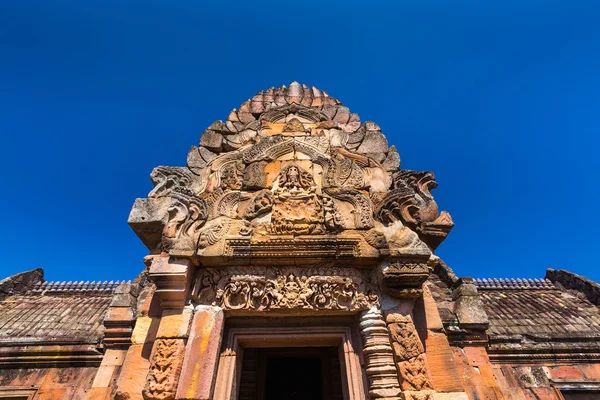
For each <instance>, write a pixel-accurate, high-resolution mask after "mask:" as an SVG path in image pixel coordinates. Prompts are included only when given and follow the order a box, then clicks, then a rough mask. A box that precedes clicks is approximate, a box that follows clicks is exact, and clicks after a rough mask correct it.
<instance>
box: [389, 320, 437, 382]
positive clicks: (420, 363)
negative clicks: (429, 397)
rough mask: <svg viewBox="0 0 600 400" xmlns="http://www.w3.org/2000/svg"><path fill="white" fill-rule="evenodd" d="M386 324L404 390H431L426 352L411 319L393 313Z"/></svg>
mask: <svg viewBox="0 0 600 400" xmlns="http://www.w3.org/2000/svg"><path fill="white" fill-rule="evenodd" d="M386 322H387V323H388V329H389V332H390V337H391V340H392V347H393V349H394V359H395V361H396V365H397V366H398V371H399V373H400V377H401V380H400V384H401V387H402V390H405V391H406V390H408V391H422V390H431V389H432V387H431V385H430V383H429V379H428V376H427V367H426V361H425V354H424V353H425V350H424V348H423V344H422V343H421V340H420V339H419V336H418V334H417V330H416V328H415V325H414V324H413V322H412V319H411V317H410V316H408V315H402V314H397V313H393V314H389V315H388V316H387V318H386Z"/></svg>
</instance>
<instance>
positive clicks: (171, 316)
mask: <svg viewBox="0 0 600 400" xmlns="http://www.w3.org/2000/svg"><path fill="white" fill-rule="evenodd" d="M192 314H193V311H192V310H191V309H189V308H184V309H183V310H165V311H164V312H163V315H162V318H161V319H160V325H159V326H158V333H157V334H156V338H157V339H186V338H187V337H188V335H189V329H190V321H191V320H192Z"/></svg>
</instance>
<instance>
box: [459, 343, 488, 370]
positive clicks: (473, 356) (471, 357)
mask: <svg viewBox="0 0 600 400" xmlns="http://www.w3.org/2000/svg"><path fill="white" fill-rule="evenodd" d="M464 351H465V355H466V356H467V360H468V361H469V364H470V365H473V366H478V365H486V364H489V363H490V358H489V357H488V355H487V352H486V350H485V347H483V346H477V347H465V348H464Z"/></svg>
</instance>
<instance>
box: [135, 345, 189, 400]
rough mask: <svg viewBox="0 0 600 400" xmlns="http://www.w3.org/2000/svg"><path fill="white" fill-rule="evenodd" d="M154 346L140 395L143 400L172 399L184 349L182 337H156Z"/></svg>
mask: <svg viewBox="0 0 600 400" xmlns="http://www.w3.org/2000/svg"><path fill="white" fill-rule="evenodd" d="M154 346H155V348H154V354H153V356H152V360H151V362H150V371H149V372H148V377H147V379H146V386H145V387H144V390H143V391H142V395H143V397H144V399H145V400H173V399H175V392H176V391H177V381H178V379H179V374H180V372H181V367H182V361H183V353H184V350H185V345H184V342H183V339H157V340H156V342H155V345H154Z"/></svg>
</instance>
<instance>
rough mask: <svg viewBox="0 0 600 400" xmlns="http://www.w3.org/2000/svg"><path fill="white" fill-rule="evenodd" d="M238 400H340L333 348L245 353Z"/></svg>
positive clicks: (251, 350) (339, 381)
mask: <svg viewBox="0 0 600 400" xmlns="http://www.w3.org/2000/svg"><path fill="white" fill-rule="evenodd" d="M241 378H242V379H241V382H240V390H239V396H238V398H239V400H298V399H302V400H330V399H333V400H342V399H343V398H344V396H343V390H342V380H341V379H342V377H341V370H340V358H339V354H338V348H336V347H299V348H267V349H244V355H243V360H242V377H241Z"/></svg>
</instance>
